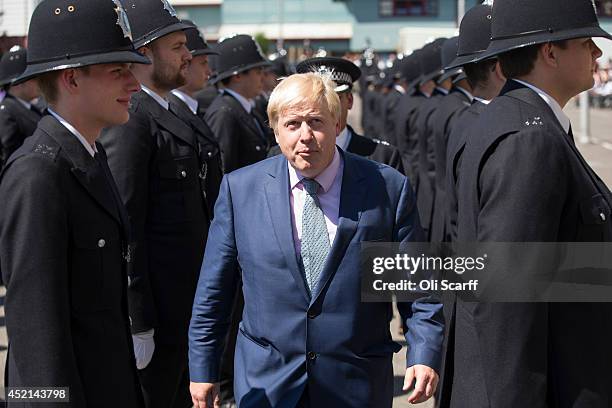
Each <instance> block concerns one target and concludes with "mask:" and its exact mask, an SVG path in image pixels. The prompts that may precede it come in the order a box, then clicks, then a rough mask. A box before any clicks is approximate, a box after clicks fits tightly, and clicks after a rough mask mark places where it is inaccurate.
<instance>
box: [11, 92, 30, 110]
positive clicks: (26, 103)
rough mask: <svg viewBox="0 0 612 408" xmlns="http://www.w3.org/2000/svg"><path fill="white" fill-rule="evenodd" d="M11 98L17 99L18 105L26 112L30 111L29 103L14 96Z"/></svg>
mask: <svg viewBox="0 0 612 408" xmlns="http://www.w3.org/2000/svg"><path fill="white" fill-rule="evenodd" d="M13 98H15V99H17V100H18V101H19V103H21V104H22V105H23V106H24V107H25V108H26V109H27V110H30V109H32V104H31V103H30V102H28V101H24V100H23V99H21V98H18V97H16V96H15V95H13Z"/></svg>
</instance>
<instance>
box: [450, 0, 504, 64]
mask: <svg viewBox="0 0 612 408" xmlns="http://www.w3.org/2000/svg"><path fill="white" fill-rule="evenodd" d="M492 18H493V10H492V9H491V6H489V5H484V4H480V5H478V6H475V7H472V8H471V9H469V10H468V12H467V13H465V16H464V17H463V20H461V24H460V26H459V49H458V51H457V57H456V58H455V59H454V60H453V61H451V62H450V63H448V64H447V65H446V66H447V68H448V69H451V68H455V67H462V66H464V65H467V64H473V63H475V62H479V61H481V60H482V55H483V54H484V52H485V51H486V50H487V48H488V47H489V43H490V42H491V20H492Z"/></svg>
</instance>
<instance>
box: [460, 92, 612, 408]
mask: <svg viewBox="0 0 612 408" xmlns="http://www.w3.org/2000/svg"><path fill="white" fill-rule="evenodd" d="M473 129H476V130H477V131H478V137H471V136H470V137H469V138H468V141H467V144H466V147H465V150H464V153H463V159H462V162H461V179H460V183H459V217H458V220H459V231H458V234H459V235H458V237H459V240H460V241H463V242H473V241H500V242H539V241H542V242H609V241H611V240H612V222H611V220H610V215H611V207H612V199H611V196H610V191H609V190H608V188H607V187H606V186H605V185H604V183H603V182H602V181H601V180H600V179H599V177H597V175H596V174H595V172H594V171H593V170H592V169H591V168H590V167H589V165H588V164H587V163H586V162H585V160H584V158H583V157H582V156H581V155H580V153H579V152H578V150H577V149H576V146H575V145H574V143H573V140H572V138H571V137H570V136H568V134H567V133H566V132H565V131H564V130H563V128H562V127H561V125H560V124H559V122H558V120H557V119H556V117H555V115H554V113H553V112H552V110H551V109H550V108H549V106H548V105H547V104H546V103H545V102H544V100H543V99H542V98H541V97H540V96H538V95H537V94H536V93H535V92H533V91H532V90H531V89H528V88H526V87H523V86H522V85H520V84H519V83H518V82H515V81H508V83H507V84H506V87H505V88H504V90H502V92H501V96H499V97H497V98H495V99H494V100H493V101H492V102H491V104H489V106H488V107H487V109H485V110H484V111H483V112H482V114H481V115H480V119H479V120H478V123H477V124H476V125H475V127H474V128H473ZM456 313H457V322H456V339H455V341H456V349H455V353H454V354H455V359H454V377H453V390H452V397H451V404H450V406H451V407H471V408H480V407H495V408H498V407H499V408H505V407H518V406H522V407H530V408H544V407H575V408H579V407H580V408H581V407H585V408H586V407H589V408H595V407H609V406H610V401H612V394H611V393H612V387H611V386H610V385H611V384H612V370H610V361H612V348H611V347H610V344H612V334H611V326H612V320H611V319H610V316H611V315H612V312H611V307H610V304H609V303H596V304H594V303H571V304H568V303H537V304H535V303H488V304H486V303H478V304H475V303H466V302H463V301H462V300H460V299H459V300H458V301H457V311H456Z"/></svg>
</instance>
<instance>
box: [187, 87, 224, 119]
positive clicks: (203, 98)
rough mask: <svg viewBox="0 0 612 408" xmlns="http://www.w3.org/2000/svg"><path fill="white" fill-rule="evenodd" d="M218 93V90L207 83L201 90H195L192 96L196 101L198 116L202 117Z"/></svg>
mask: <svg viewBox="0 0 612 408" xmlns="http://www.w3.org/2000/svg"><path fill="white" fill-rule="evenodd" d="M218 95H219V90H218V89H217V88H216V87H215V86H213V85H208V86H207V87H205V88H204V89H202V90H201V91H198V92H196V93H195V94H194V95H193V96H194V98H195V99H196V100H197V101H198V116H200V117H201V118H202V119H204V116H205V115H206V110H207V109H208V107H209V106H210V105H211V104H212V103H213V101H214V100H215V98H216V97H217V96H218Z"/></svg>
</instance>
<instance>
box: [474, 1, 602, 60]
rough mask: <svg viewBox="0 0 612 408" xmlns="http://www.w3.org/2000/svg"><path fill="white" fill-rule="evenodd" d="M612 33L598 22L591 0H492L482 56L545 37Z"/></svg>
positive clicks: (549, 38) (523, 45)
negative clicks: (489, 29) (488, 28)
mask: <svg viewBox="0 0 612 408" xmlns="http://www.w3.org/2000/svg"><path fill="white" fill-rule="evenodd" d="M586 37H604V38H608V39H612V36H611V35H610V34H609V33H608V32H606V31H605V30H603V29H602V28H601V27H600V26H599V20H598V19H597V13H596V10H595V2H594V1H593V0H538V1H533V0H496V1H495V2H494V3H493V17H492V25H491V43H490V44H489V47H488V49H487V51H486V52H485V53H484V57H485V58H487V57H489V56H492V55H497V54H500V53H502V52H507V51H511V50H514V49H517V48H521V47H526V46H530V45H535V44H543V43H547V42H549V41H562V40H570V39H574V38H586Z"/></svg>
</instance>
